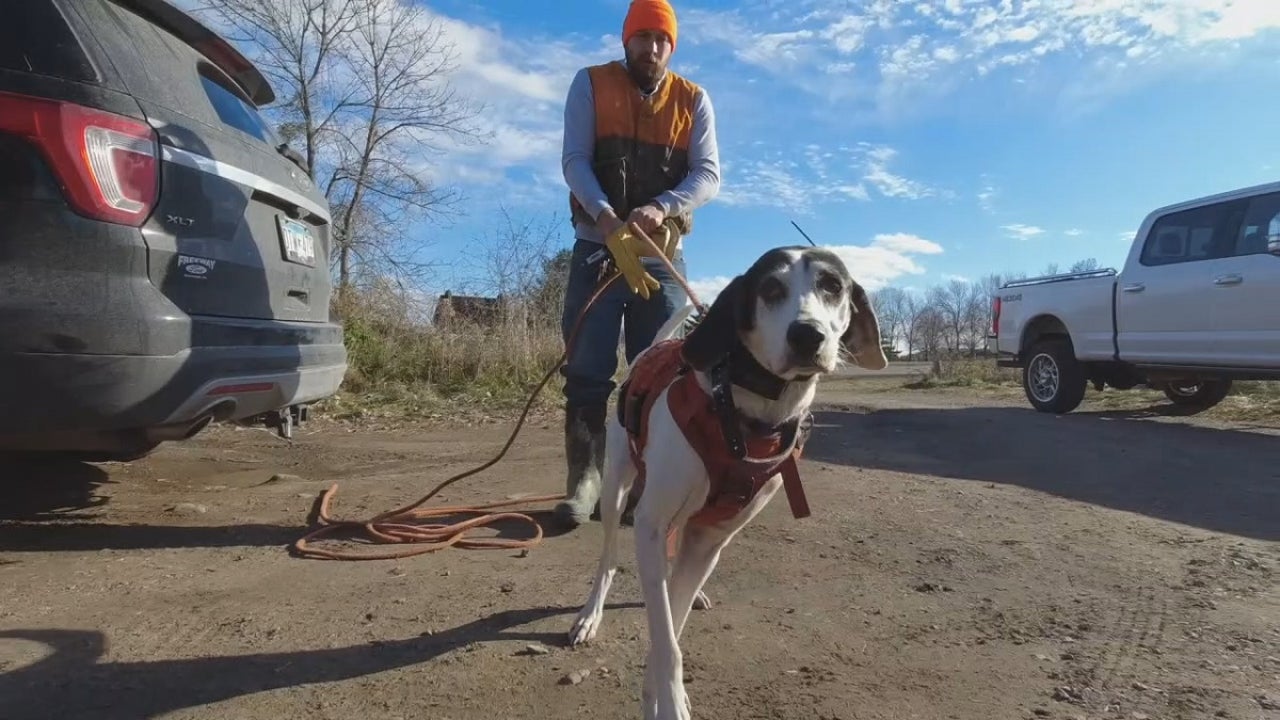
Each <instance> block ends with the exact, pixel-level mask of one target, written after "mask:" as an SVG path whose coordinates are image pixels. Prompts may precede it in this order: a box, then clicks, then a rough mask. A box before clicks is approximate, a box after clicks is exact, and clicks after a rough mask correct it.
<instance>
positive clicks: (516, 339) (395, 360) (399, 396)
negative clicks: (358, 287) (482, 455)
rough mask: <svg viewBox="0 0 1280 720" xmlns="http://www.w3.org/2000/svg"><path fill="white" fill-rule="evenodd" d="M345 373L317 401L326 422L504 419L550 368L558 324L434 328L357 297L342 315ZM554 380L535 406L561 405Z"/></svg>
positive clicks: (386, 303)
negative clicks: (333, 390)
mask: <svg viewBox="0 0 1280 720" xmlns="http://www.w3.org/2000/svg"><path fill="white" fill-rule="evenodd" d="M342 317H343V324H344V327H345V333H346V345H347V353H348V366H349V368H348V371H347V376H346V378H345V379H344V381H343V385H342V389H341V392H340V393H339V394H338V395H337V396H336V397H334V398H330V399H328V400H326V401H325V402H324V403H322V408H323V410H324V411H325V412H326V413H327V414H329V415H330V416H332V417H336V418H339V419H353V418H361V417H369V416H380V417H387V416H402V417H435V416H440V415H444V414H449V415H465V416H471V417H484V416H492V415H510V414H511V413H513V412H516V411H518V410H519V409H520V408H522V407H523V406H524V404H525V402H527V400H528V397H529V395H530V393H532V391H533V390H534V388H535V387H536V386H537V384H538V383H539V382H540V381H541V380H542V378H543V377H544V376H545V375H546V373H547V371H548V370H550V369H551V368H552V367H553V366H555V365H556V363H557V361H558V360H559V358H560V355H561V352H562V350H563V346H562V343H561V341H560V331H559V327H558V324H557V325H553V324H552V323H551V321H549V320H541V321H535V322H533V323H530V324H529V325H526V324H525V323H523V322H517V321H514V320H509V321H504V322H502V323H500V324H499V325H498V326H497V327H479V326H459V327H452V328H449V329H437V328H432V327H430V326H425V325H423V324H421V323H418V322H412V321H410V320H409V319H408V317H409V314H408V313H407V312H406V311H405V309H404V308H403V306H401V305H400V304H399V302H398V301H396V300H394V299H387V298H378V297H368V296H365V297H361V298H359V299H358V300H354V301H352V302H351V303H350V304H349V305H348V306H347V307H346V308H344V312H342ZM561 386H562V380H561V378H560V376H559V374H558V373H557V374H555V375H553V377H552V378H551V380H550V381H549V382H548V383H547V387H546V388H545V389H544V390H543V391H542V394H541V395H540V396H539V400H538V403H537V405H535V407H536V408H539V409H546V408H548V407H551V406H553V405H555V404H557V403H559V401H560V388H561Z"/></svg>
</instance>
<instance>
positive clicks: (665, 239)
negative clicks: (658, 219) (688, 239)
mask: <svg viewBox="0 0 1280 720" xmlns="http://www.w3.org/2000/svg"><path fill="white" fill-rule="evenodd" d="M675 222H676V221H675V220H674V219H672V218H667V219H666V220H663V221H662V224H661V225H659V226H658V231H657V232H655V233H653V234H652V235H650V236H649V239H650V240H652V241H653V243H654V244H655V245H657V246H658V249H659V250H661V251H662V254H663V255H666V256H667V259H668V260H672V259H674V258H675V254H676V244H677V243H678V242H679V241H680V231H679V230H676V226H675ZM640 242H641V243H642V244H643V243H644V241H643V240H641V241H640ZM646 247H647V246H646Z"/></svg>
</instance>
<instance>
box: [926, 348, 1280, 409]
mask: <svg viewBox="0 0 1280 720" xmlns="http://www.w3.org/2000/svg"><path fill="white" fill-rule="evenodd" d="M939 365H940V368H939V369H940V370H941V372H940V373H939V374H930V375H928V376H926V377H922V378H913V379H911V380H909V381H908V382H906V383H905V384H904V386H905V387H907V388H910V389H913V390H955V391H965V392H978V393H981V394H984V395H986V396H988V397H1001V398H1020V397H1022V396H1023V390H1022V381H1021V375H1020V370H1018V369H1017V368H1001V367H997V366H996V364H995V361H994V360H990V359H987V360H971V359H959V360H944V361H942V362H941V363H940V364H939ZM1085 408H1086V409H1088V410H1097V411H1106V410H1113V411H1117V412H1137V413H1147V412H1149V413H1153V414H1170V415H1176V414H1177V411H1176V409H1175V408H1174V407H1173V404H1172V403H1171V402H1169V399H1168V398H1166V397H1165V395H1164V393H1163V392H1161V391H1159V390H1151V389H1149V388H1142V387H1139V388H1134V389H1132V390H1116V389H1113V388H1107V389H1105V390H1103V391H1102V392H1097V391H1095V390H1093V389H1092V388H1090V390H1089V392H1088V394H1087V395H1086V396H1085ZM1197 416H1198V417H1205V418H1211V419H1215V420H1229V421H1234V422H1248V423H1258V424H1263V425H1268V426H1280V383H1278V382H1255V381H1242V382H1236V383H1234V384H1233V386H1232V390H1231V394H1230V395H1228V396H1227V398H1226V399H1225V400H1223V401H1222V402H1221V403H1220V404H1218V405H1217V406H1215V407H1213V408H1210V409H1209V410H1207V411H1205V412H1203V413H1199V414H1198V415H1197Z"/></svg>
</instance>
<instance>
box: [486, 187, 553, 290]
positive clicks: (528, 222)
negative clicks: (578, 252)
mask: <svg viewBox="0 0 1280 720" xmlns="http://www.w3.org/2000/svg"><path fill="white" fill-rule="evenodd" d="M499 213H500V214H501V217H502V220H503V226H502V227H501V228H500V229H499V230H497V231H496V232H494V233H492V234H491V235H490V236H489V237H488V238H486V239H481V240H479V241H478V242H477V245H478V246H479V247H480V253H479V254H480V259H481V262H482V264H483V266H484V269H485V276H484V280H483V281H482V286H481V287H482V289H483V290H484V291H485V292H486V293H489V294H492V295H497V296H501V297H504V298H507V299H508V300H510V301H511V302H513V303H520V304H526V305H527V304H530V303H532V302H533V301H534V300H535V299H536V298H535V296H538V295H540V294H542V293H543V292H544V289H545V285H546V284H547V273H548V266H549V263H551V261H552V259H553V258H554V257H555V256H556V254H557V253H556V251H555V250H556V249H555V246H556V244H557V240H558V233H559V228H560V227H561V226H562V225H563V222H562V221H561V220H560V219H559V218H557V217H556V216H554V215H553V216H551V217H550V218H549V219H547V220H546V221H544V222H542V223H536V222H535V221H534V220H532V219H529V218H525V219H523V220H516V219H514V218H512V217H511V214H510V213H509V212H508V211H507V209H506V207H502V208H501V209H500V210H499Z"/></svg>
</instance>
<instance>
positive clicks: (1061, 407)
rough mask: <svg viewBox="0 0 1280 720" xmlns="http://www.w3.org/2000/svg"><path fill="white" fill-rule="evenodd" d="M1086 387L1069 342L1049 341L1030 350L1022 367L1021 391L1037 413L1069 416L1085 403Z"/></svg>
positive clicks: (1063, 339) (1062, 339)
mask: <svg viewBox="0 0 1280 720" xmlns="http://www.w3.org/2000/svg"><path fill="white" fill-rule="evenodd" d="M1088 386H1089V383H1088V379H1087V378H1086V377H1085V374H1084V367H1083V366H1081V364H1080V362H1079V361H1078V360H1076V355H1075V350H1074V348H1072V346H1071V341H1070V340H1069V339H1067V338H1048V339H1045V340H1039V341H1037V342H1036V344H1035V345H1032V346H1031V350H1030V351H1029V352H1028V353H1027V361H1026V363H1024V364H1023V366H1022V389H1023V391H1024V392H1025V393H1026V395H1027V400H1028V401H1029V402H1030V403H1031V406H1032V407H1034V408H1035V409H1036V410H1039V411H1040V412H1046V413H1055V414H1059V415H1061V414H1065V413H1069V412H1071V411H1072V410H1075V409H1076V408H1077V407H1079V405H1080V403H1081V402H1082V401H1083V400H1084V394H1085V391H1086V390H1087V389H1088Z"/></svg>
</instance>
